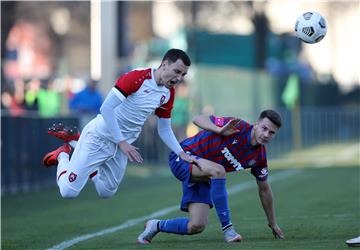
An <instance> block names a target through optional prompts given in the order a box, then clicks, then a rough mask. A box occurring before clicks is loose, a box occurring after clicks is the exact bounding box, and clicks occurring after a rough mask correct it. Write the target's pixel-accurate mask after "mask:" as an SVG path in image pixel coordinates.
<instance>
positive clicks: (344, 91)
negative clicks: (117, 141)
mask: <svg viewBox="0 0 360 250" xmlns="http://www.w3.org/2000/svg"><path fill="white" fill-rule="evenodd" d="M359 8H360V6H359V1H319V2H310V1H291V0H288V1H218V2H215V1H209V2H207V1H201V2H199V1H179V2H175V1H151V2H150V1H132V2H131V1H129V2H127V1H122V2H115V1H106V2H101V1H90V2H89V1H76V2H71V1H49V2H45V1H38V2H37V1H1V191H2V192H1V193H2V195H4V194H12V193H18V192H26V191H31V190H38V189H40V188H44V187H50V186H54V185H56V184H55V182H54V176H55V171H56V169H55V168H54V169H51V170H46V171H45V170H44V169H43V168H42V166H41V159H42V156H43V155H44V154H45V153H46V152H48V151H50V150H53V149H55V148H56V147H58V146H59V145H60V143H59V141H57V140H56V139H54V138H51V137H50V136H48V135H47V134H46V130H47V127H48V126H50V125H51V124H52V123H54V122H59V121H62V122H63V123H66V124H76V125H78V126H79V128H80V129H81V128H82V127H83V126H84V124H86V123H87V122H88V121H89V120H90V119H92V118H93V117H95V116H96V114H97V113H98V112H99V108H100V106H101V103H102V100H103V99H104V97H105V96H106V94H107V93H108V91H109V90H110V89H111V87H112V86H113V85H114V83H115V80H116V79H117V78H118V77H119V76H120V75H121V74H123V73H125V72H127V71H129V70H132V69H135V68H139V67H150V66H151V67H157V66H159V64H160V60H161V58H162V56H163V54H164V53H165V52H166V50H168V49H169V48H180V49H183V50H185V51H187V52H188V53H189V55H190V57H191V59H192V66H191V68H190V71H189V74H188V76H187V78H186V81H185V82H184V83H183V84H181V85H180V86H178V90H177V92H176V93H177V95H178V96H177V98H176V99H175V100H176V101H175V104H174V110H173V115H172V121H173V128H174V131H175V132H176V135H177V137H178V138H179V139H180V140H181V139H184V138H185V137H186V136H189V135H192V134H194V133H196V131H197V129H196V128H195V127H194V126H193V125H191V123H190V121H191V118H192V117H193V116H194V115H197V114H216V115H222V116H238V117H241V118H243V119H245V120H247V121H248V122H251V123H252V122H254V121H255V120H256V118H257V116H258V114H259V113H260V112H261V110H263V109H268V108H272V109H276V110H278V111H279V112H280V113H281V115H282V117H283V120H284V126H283V128H282V129H281V130H280V133H279V134H278V136H277V138H276V139H275V140H274V142H273V143H272V144H271V145H269V147H268V150H269V153H268V156H269V157H270V159H271V161H272V162H273V163H275V164H274V165H276V166H284V167H292V166H293V165H294V164H298V165H299V164H300V165H301V164H304V165H306V164H309V163H310V164H312V165H313V166H314V167H323V166H331V165H337V164H338V165H341V164H342V165H344V164H346V165H355V166H360V156H359V155H360V145H359V141H360V83H359V82H360V76H359V57H360V49H359V44H360V37H359V32H358V29H357V28H358V24H359V23H360V15H359V10H360V9H359ZM307 11H317V12H319V13H321V14H322V15H323V16H324V17H325V18H326V20H327V23H328V33H327V35H326V37H325V38H324V39H323V40H322V41H321V42H319V43H318V44H305V43H302V42H301V41H300V40H299V39H297V38H296V37H295V36H294V34H293V30H294V25H295V21H296V18H297V17H298V16H300V15H301V14H302V13H304V12H307ZM356 23H357V24H356ZM356 27H357V28H356ZM155 123H156V119H155V117H150V118H149V119H148V121H147V122H146V124H145V126H144V128H143V132H142V134H141V136H140V138H139V139H138V140H137V141H136V145H137V146H139V147H140V149H141V153H142V155H143V157H144V159H145V164H149V165H153V166H154V167H155V166H159V165H162V166H164V165H166V164H167V154H166V153H167V151H168V150H167V149H166V147H165V146H164V144H163V143H162V142H161V141H160V139H159V138H158V136H157V134H156V130H155V126H156V124H155ZM305 163H306V164H305Z"/></svg>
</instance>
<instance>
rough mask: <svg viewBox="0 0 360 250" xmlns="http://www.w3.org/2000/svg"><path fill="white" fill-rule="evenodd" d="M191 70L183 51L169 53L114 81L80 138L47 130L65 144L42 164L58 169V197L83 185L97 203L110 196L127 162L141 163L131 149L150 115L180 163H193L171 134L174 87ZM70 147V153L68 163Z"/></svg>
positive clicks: (69, 194) (57, 129)
mask: <svg viewBox="0 0 360 250" xmlns="http://www.w3.org/2000/svg"><path fill="white" fill-rule="evenodd" d="M190 64H191V61H190V58H189V57H188V55H187V54H186V53H185V52H184V51H182V50H179V49H170V50H169V51H167V52H166V54H165V55H164V57H163V60H162V62H161V64H160V66H159V67H158V68H156V69H155V68H148V69H144V70H133V71H130V72H128V73H126V74H124V75H122V76H121V77H119V78H118V79H117V81H116V83H115V86H114V87H113V88H112V89H111V90H110V92H109V94H108V95H107V97H106V98H105V100H104V102H103V104H102V106H101V108H100V114H99V115H98V116H97V117H96V118H94V119H93V120H92V121H90V122H89V123H88V124H87V125H86V126H85V127H84V129H83V131H82V133H81V135H79V134H77V133H74V130H73V129H65V128H64V126H55V127H54V128H52V129H50V130H49V132H48V133H49V134H51V135H54V136H56V137H58V138H60V139H62V140H63V141H64V142H65V144H64V145H63V146H61V147H59V148H58V149H56V150H54V151H52V152H50V153H48V154H47V155H45V157H44V159H43V163H44V165H45V166H46V167H51V166H54V165H57V174H56V177H57V178H56V179H57V184H58V186H59V190H60V194H61V196H62V197H64V198H75V197H77V196H78V195H79V193H80V191H81V190H82V189H83V187H84V186H85V184H86V183H87V181H88V179H91V180H92V181H93V182H94V184H95V188H96V191H97V193H98V195H99V196H100V197H102V198H108V197H111V196H113V195H114V194H115V193H116V191H117V189H118V186H119V184H120V183H121V181H122V178H123V176H124V173H125V170H126V166H127V161H128V159H129V160H130V161H135V162H139V163H141V162H142V157H141V155H140V153H139V152H138V148H136V147H134V146H133V145H131V144H132V143H133V142H134V141H135V140H136V139H137V138H138V136H139V134H140V132H141V128H142V126H143V124H144V122H145V120H146V119H147V118H148V116H149V115H150V114H151V113H153V112H154V113H155V115H156V116H157V117H158V122H157V125H158V126H157V130H158V134H159V136H160V138H161V139H162V140H163V141H164V142H165V144H166V145H167V146H168V147H169V148H170V149H171V150H172V151H173V152H175V154H176V155H178V156H179V157H180V158H181V159H182V160H184V161H187V162H192V161H193V159H192V158H191V157H190V156H189V155H187V154H186V153H185V152H184V151H183V149H182V148H181V146H180V144H179V142H178V141H177V139H176V137H175V135H174V133H173V131H172V129H171V110H172V107H173V102H174V98H175V90H174V86H175V85H176V84H178V83H180V82H182V81H183V79H184V76H185V75H186V74H187V71H188V69H189V67H190ZM70 145H71V147H72V148H75V149H74V152H73V154H72V156H71V159H69V154H70V153H71V151H72V148H71V147H70Z"/></svg>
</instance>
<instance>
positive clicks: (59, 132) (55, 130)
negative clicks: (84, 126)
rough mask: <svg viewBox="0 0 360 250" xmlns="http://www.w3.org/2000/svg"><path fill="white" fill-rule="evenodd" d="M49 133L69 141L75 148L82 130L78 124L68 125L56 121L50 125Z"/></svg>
mask: <svg viewBox="0 0 360 250" xmlns="http://www.w3.org/2000/svg"><path fill="white" fill-rule="evenodd" d="M48 134H49V135H52V136H54V137H56V138H58V139H60V140H63V141H64V142H65V143H69V144H70V146H71V147H72V148H75V146H76V143H77V141H78V140H79V137H80V132H79V130H78V128H77V127H76V126H68V125H64V124H62V123H55V124H53V125H52V126H51V127H49V129H48Z"/></svg>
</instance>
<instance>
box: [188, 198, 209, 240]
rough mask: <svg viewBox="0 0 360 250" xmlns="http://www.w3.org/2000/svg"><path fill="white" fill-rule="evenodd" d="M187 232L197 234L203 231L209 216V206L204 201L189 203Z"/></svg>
mask: <svg viewBox="0 0 360 250" xmlns="http://www.w3.org/2000/svg"><path fill="white" fill-rule="evenodd" d="M188 209H189V217H190V220H189V223H188V233H189V234H198V233H201V232H202V231H204V229H205V227H206V225H207V223H208V218H209V211H210V206H209V204H205V203H190V204H189V205H188Z"/></svg>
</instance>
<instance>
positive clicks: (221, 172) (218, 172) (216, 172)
mask: <svg viewBox="0 0 360 250" xmlns="http://www.w3.org/2000/svg"><path fill="white" fill-rule="evenodd" d="M225 174H226V173H225V168H223V167H222V166H220V165H217V166H215V167H214V168H213V169H212V170H211V176H212V177H216V178H224V177H225Z"/></svg>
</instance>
